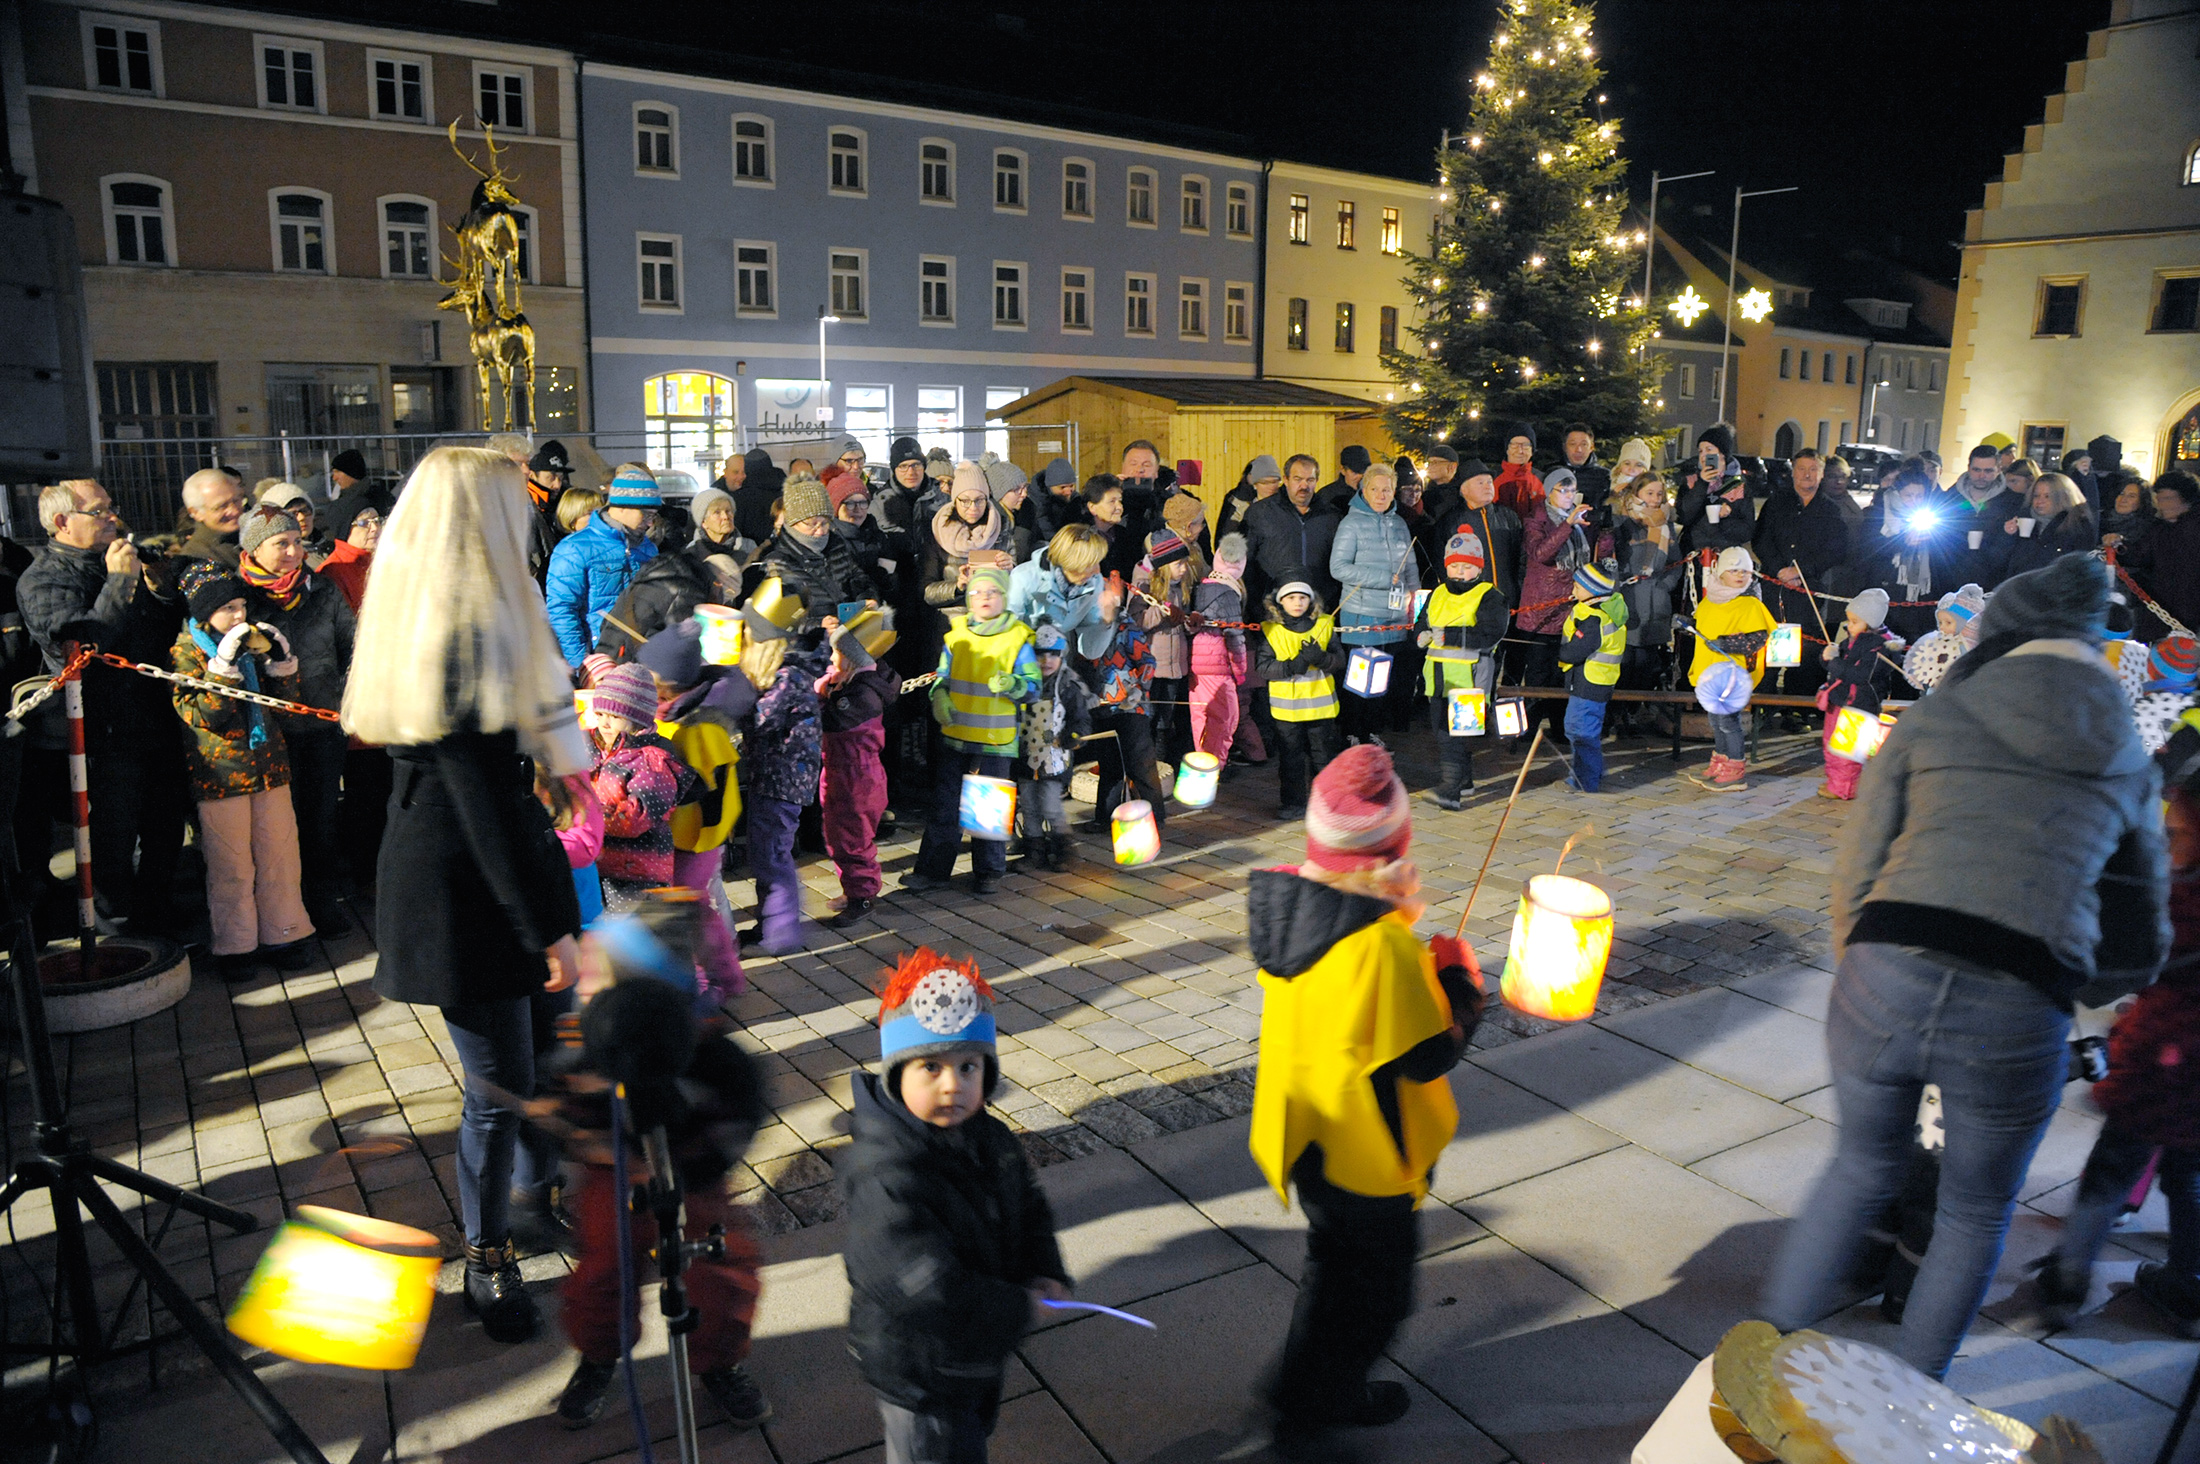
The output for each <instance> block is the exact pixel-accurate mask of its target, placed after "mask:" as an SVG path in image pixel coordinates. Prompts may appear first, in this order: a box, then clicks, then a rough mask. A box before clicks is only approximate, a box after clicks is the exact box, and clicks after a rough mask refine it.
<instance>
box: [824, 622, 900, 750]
mask: <svg viewBox="0 0 2200 1464" xmlns="http://www.w3.org/2000/svg"><path fill="white" fill-rule="evenodd" d="M897 644H898V642H897ZM900 695H901V673H900V672H899V671H896V670H895V669H894V668H893V667H891V666H873V667H871V668H870V669H868V670H865V671H858V672H857V673H856V674H855V675H853V676H851V677H849V678H848V679H847V680H846V681H843V682H842V683H841V684H840V685H838V686H836V687H834V688H833V690H832V692H831V693H830V694H829V695H827V696H826V697H825V698H824V700H823V704H822V705H821V706H820V708H819V712H820V715H821V717H822V720H823V722H824V727H825V730H826V731H828V732H847V731H850V730H852V729H854V728H857V727H860V726H862V725H863V724H864V723H865V722H876V721H877V720H879V718H881V717H883V716H885V715H886V709H887V708H888V707H890V706H892V705H893V704H894V701H895V698H897V697H899V696H900Z"/></svg>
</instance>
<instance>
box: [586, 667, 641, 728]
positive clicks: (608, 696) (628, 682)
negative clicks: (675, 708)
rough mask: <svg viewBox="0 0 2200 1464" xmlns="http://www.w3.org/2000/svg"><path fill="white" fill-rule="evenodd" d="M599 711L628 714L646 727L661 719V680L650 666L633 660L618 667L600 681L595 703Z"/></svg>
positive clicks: (627, 717)
mask: <svg viewBox="0 0 2200 1464" xmlns="http://www.w3.org/2000/svg"><path fill="white" fill-rule="evenodd" d="M591 704H592V705H593V706H594V707H595V708H596V710H597V711H599V712H607V713H609V714H610V715H612V716H614V717H624V718H626V719H627V720H628V721H629V722H635V723H638V724H640V725H641V726H644V727H650V726H654V725H655V724H656V721H657V683H656V681H654V680H653V679H652V678H651V677H650V674H649V669H648V668H647V667H646V666H638V665H636V664H634V663H633V662H632V661H628V662H626V663H625V664H623V665H619V666H614V667H612V668H611V669H610V670H609V671H607V672H605V673H604V677H603V679H602V680H601V681H599V682H597V683H596V694H595V697H594V699H593V701H592V703H591Z"/></svg>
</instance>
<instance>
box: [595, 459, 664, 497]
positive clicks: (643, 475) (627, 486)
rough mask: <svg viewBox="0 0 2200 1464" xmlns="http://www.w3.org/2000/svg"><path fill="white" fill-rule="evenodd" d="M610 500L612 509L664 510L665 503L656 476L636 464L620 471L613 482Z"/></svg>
mask: <svg viewBox="0 0 2200 1464" xmlns="http://www.w3.org/2000/svg"><path fill="white" fill-rule="evenodd" d="M610 498H611V501H610V503H609V505H608V506H609V507H611V508H662V507H664V502H665V495H664V492H663V490H661V489H660V488H658V486H657V479H656V476H655V475H654V474H652V473H651V472H650V471H649V469H647V468H644V467H641V466H639V465H638V464H634V463H629V464H628V465H627V466H625V467H623V468H621V469H619V472H618V476H617V477H615V478H613V479H612V480H611V489H610Z"/></svg>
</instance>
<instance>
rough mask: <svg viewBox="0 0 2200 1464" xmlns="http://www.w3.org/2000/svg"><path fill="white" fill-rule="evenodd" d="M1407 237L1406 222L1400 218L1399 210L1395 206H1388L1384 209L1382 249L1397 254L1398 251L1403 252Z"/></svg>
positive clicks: (1387, 252) (1384, 251)
mask: <svg viewBox="0 0 2200 1464" xmlns="http://www.w3.org/2000/svg"><path fill="white" fill-rule="evenodd" d="M1405 238H1406V230H1405V224H1404V222H1403V221H1402V220H1401V219H1400V218H1399V215H1398V210H1396V209H1394V208H1386V209H1384V210H1383V234H1382V250H1383V253H1385V254H1397V253H1401V252H1402V251H1403V250H1404V249H1405Z"/></svg>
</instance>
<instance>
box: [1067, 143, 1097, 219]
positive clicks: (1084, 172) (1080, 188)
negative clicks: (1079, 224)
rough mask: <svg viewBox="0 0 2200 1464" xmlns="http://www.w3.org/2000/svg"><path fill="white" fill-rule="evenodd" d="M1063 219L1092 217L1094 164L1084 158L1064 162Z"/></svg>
mask: <svg viewBox="0 0 2200 1464" xmlns="http://www.w3.org/2000/svg"><path fill="white" fill-rule="evenodd" d="M1062 217H1063V218H1065V219H1089V218H1091V217H1092V164H1091V163H1090V162H1089V161H1088V160H1086V159H1084V158H1065V159H1063V161H1062Z"/></svg>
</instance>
